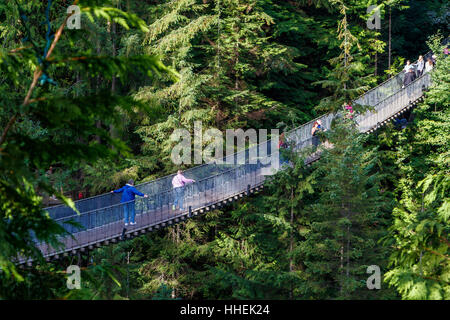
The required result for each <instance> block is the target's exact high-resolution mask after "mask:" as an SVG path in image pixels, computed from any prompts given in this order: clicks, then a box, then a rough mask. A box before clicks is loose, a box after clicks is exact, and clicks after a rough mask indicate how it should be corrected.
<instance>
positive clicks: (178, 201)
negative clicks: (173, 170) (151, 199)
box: [172, 170, 195, 210]
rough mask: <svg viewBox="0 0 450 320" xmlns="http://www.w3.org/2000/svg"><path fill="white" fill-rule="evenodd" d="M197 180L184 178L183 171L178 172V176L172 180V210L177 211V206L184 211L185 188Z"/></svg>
mask: <svg viewBox="0 0 450 320" xmlns="http://www.w3.org/2000/svg"><path fill="white" fill-rule="evenodd" d="M194 182H195V180H193V179H187V178H186V177H185V176H183V171H182V170H178V172H177V174H176V175H175V176H174V177H173V179H172V186H173V192H174V198H175V200H174V202H173V205H172V210H176V208H177V206H178V207H179V209H180V210H183V199H184V187H185V185H186V184H188V183H194Z"/></svg>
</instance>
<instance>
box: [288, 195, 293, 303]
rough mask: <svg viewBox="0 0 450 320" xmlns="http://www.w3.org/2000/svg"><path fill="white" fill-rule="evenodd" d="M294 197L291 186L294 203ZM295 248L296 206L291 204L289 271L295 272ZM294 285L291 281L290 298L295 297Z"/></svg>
mask: <svg viewBox="0 0 450 320" xmlns="http://www.w3.org/2000/svg"><path fill="white" fill-rule="evenodd" d="M293 199H294V189H293V188H291V203H293ZM293 250H294V206H293V205H291V235H290V241H289V272H290V273H292V272H294V261H293V259H292V251H293ZM293 291H294V287H293V284H292V281H291V288H290V290H289V299H290V300H292V299H293V295H294V293H293Z"/></svg>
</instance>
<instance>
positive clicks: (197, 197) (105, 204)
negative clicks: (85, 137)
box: [17, 52, 431, 265]
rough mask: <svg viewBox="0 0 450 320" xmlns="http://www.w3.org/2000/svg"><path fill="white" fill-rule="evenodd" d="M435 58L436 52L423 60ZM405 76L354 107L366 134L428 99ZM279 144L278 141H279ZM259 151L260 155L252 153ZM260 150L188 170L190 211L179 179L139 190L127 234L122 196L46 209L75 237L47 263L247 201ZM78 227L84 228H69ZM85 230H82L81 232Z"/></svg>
mask: <svg viewBox="0 0 450 320" xmlns="http://www.w3.org/2000/svg"><path fill="white" fill-rule="evenodd" d="M429 56H431V52H430V53H428V54H427V55H425V56H424V58H425V59H426V58H427V57H429ZM403 77H404V72H403V71H402V72H400V73H399V74H397V75H396V76H394V77H392V78H390V79H389V80H387V81H386V82H384V83H382V84H380V85H378V86H377V87H375V88H373V89H371V90H369V91H368V92H366V93H364V94H363V95H361V96H360V97H359V98H358V99H356V100H355V101H353V103H352V104H353V105H355V104H360V105H368V106H371V107H373V108H372V110H371V111H368V112H366V113H364V114H361V115H358V116H356V117H355V121H356V123H357V127H358V129H359V131H360V132H361V133H371V132H373V131H375V130H376V129H378V128H380V127H382V126H383V125H384V124H386V123H387V122H389V121H391V120H393V119H395V118H398V117H400V116H401V115H402V114H403V113H404V112H406V111H408V110H409V109H411V108H413V107H414V106H415V105H416V104H417V103H418V102H420V101H421V100H422V99H423V93H424V91H426V90H427V88H428V87H429V86H430V84H431V76H430V73H425V74H424V75H422V76H421V77H418V78H417V79H415V81H414V82H412V83H411V84H409V85H408V86H407V87H405V88H402V85H403ZM335 116H336V115H333V114H326V115H323V116H321V117H319V118H317V119H314V120H311V121H310V122H308V123H306V124H303V125H301V126H299V127H298V128H295V129H293V130H291V131H289V132H288V133H287V134H286V138H287V140H288V141H289V142H290V143H292V144H293V145H294V149H295V150H299V151H300V150H302V149H304V148H308V147H310V146H312V144H313V143H312V142H313V141H312V140H313V137H312V136H311V128H312V126H313V123H314V122H315V121H317V120H318V119H321V120H322V125H323V126H324V127H325V128H330V125H331V122H332V120H333V118H334V117H335ZM263 143H267V149H268V151H267V154H265V157H270V156H271V148H270V145H271V144H270V140H268V141H266V142H263ZM277 143H278V141H277ZM252 148H256V150H251V149H252ZM259 150H260V149H259V148H258V146H253V147H251V148H250V149H247V150H245V151H243V152H244V153H245V156H246V161H245V163H244V164H240V162H239V163H238V162H237V161H236V160H237V159H238V156H239V154H238V153H236V154H234V155H232V156H231V157H233V158H232V159H231V160H233V161H231V163H235V164H215V163H207V164H203V165H199V166H196V167H193V168H191V169H188V170H186V171H185V172H184V175H185V176H186V177H188V178H192V179H195V180H196V182H195V183H193V184H189V185H187V186H186V187H185V189H186V190H185V197H184V204H185V205H184V206H185V208H186V209H185V210H183V211H180V210H177V211H174V210H172V204H173V201H174V194H173V191H172V185H171V181H172V178H173V176H174V175H169V176H165V177H162V178H160V179H157V180H153V181H150V182H147V183H143V184H140V185H137V186H136V187H137V189H138V190H139V191H141V192H143V193H146V194H148V198H136V200H135V208H136V225H132V226H127V229H124V223H123V204H121V203H120V195H119V194H113V193H108V194H102V195H99V196H95V197H91V198H86V199H83V200H79V201H76V202H75V206H76V208H77V209H78V211H79V212H80V214H77V213H76V212H75V211H74V210H72V209H71V208H69V207H67V206H64V205H59V206H54V207H50V208H46V209H45V210H47V211H48V213H49V214H50V217H51V218H53V219H54V220H55V221H56V222H57V223H59V224H60V225H62V226H63V227H64V228H65V229H66V230H67V231H68V232H69V233H70V235H68V236H64V237H61V238H60V242H61V243H62V244H63V246H60V247H52V246H51V245H49V244H46V243H40V242H37V243H36V246H37V247H38V248H39V249H40V250H41V252H42V254H43V256H44V257H45V259H46V260H47V261H49V260H53V259H59V258H61V257H64V256H68V255H76V254H78V253H80V252H87V251H90V250H93V249H95V248H97V247H100V246H104V245H109V244H111V243H117V242H119V241H122V240H126V239H130V238H133V237H136V236H139V235H142V234H145V233H147V232H152V231H155V230H158V229H161V228H165V227H167V226H170V225H174V224H176V223H179V222H182V221H185V220H186V219H189V218H191V217H194V216H196V215H198V214H202V213H205V212H207V211H210V210H214V209H216V208H219V207H221V206H224V205H226V204H228V203H231V202H233V201H235V200H238V199H240V198H242V197H244V196H248V195H250V194H252V193H258V192H259V191H260V190H262V188H263V185H264V181H265V179H266V176H265V173H264V170H266V171H267V169H268V167H270V161H264V160H268V159H264V156H263V157H262V158H261V157H259V158H258V160H257V161H249V155H250V154H251V152H252V151H255V152H256V154H258V152H259ZM317 158H318V156H311V157H309V158H307V161H306V164H308V163H310V162H312V161H315V160H317ZM69 221H74V222H76V223H77V224H78V225H79V226H77V227H76V226H74V225H71V224H67V223H68V222H69ZM80 226H81V227H80ZM17 262H18V264H28V265H31V264H32V259H29V258H27V259H26V258H23V257H22V258H18V259H17Z"/></svg>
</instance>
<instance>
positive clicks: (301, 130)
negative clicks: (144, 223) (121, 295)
mask: <svg viewBox="0 0 450 320" xmlns="http://www.w3.org/2000/svg"><path fill="white" fill-rule="evenodd" d="M446 41H447V42H448V39H446ZM431 55H432V52H429V53H427V54H426V55H425V56H424V59H426V58H427V57H429V56H431ZM403 77H404V72H403V71H402V72H400V73H398V74H397V75H395V76H394V77H392V78H390V79H388V80H387V81H385V82H384V83H382V84H380V85H378V86H377V87H375V88H373V89H371V90H369V91H368V92H366V93H364V94H363V95H361V96H360V97H359V98H357V99H356V100H355V101H354V102H353V103H354V104H362V105H370V106H377V113H376V114H370V113H368V114H366V115H364V116H359V117H358V118H357V121H358V123H359V124H360V125H361V131H366V130H367V129H368V128H369V127H371V126H373V125H376V123H377V122H381V121H382V120H384V119H386V118H387V117H388V114H389V113H390V112H391V111H389V109H387V107H388V106H389V104H390V103H392V102H393V101H394V100H395V99H399V101H400V100H401V102H398V105H401V104H402V103H403V102H404V100H405V99H407V98H408V97H413V96H414V92H416V91H415V90H416V89H417V88H416V87H417V86H420V85H425V86H428V85H429V81H430V78H429V75H428V76H426V77H422V78H419V79H421V80H419V79H416V81H415V82H414V83H413V84H411V85H410V86H408V87H407V88H406V89H405V90H402V83H403ZM398 92H403V93H402V96H401V99H400V98H399V96H396V97H395V98H394V96H395V94H396V93H398ZM417 92H419V91H417ZM420 93H421V91H420ZM388 98H390V99H388ZM392 110H396V108H392ZM317 119H321V120H322V124H323V126H324V127H325V128H330V125H331V121H332V119H333V115H332V114H326V115H323V116H321V117H319V118H317ZM317 119H314V120H312V121H310V122H308V123H306V124H304V125H302V126H300V127H298V128H295V129H293V130H291V131H290V132H289V133H287V134H286V137H287V138H288V139H289V140H291V141H295V145H297V146H299V147H300V146H302V145H305V146H307V145H310V144H308V141H309V142H311V128H312V126H313V123H314V121H315V120H317ZM233 157H236V155H234V156H233ZM229 168H230V166H228V165H218V164H215V163H206V164H202V165H199V166H196V167H193V168H190V169H187V170H185V175H186V176H187V177H189V178H193V179H195V180H202V179H205V178H206V177H209V176H214V175H217V174H220V173H223V172H226V171H227V170H229ZM173 176H174V174H172V175H169V176H165V177H161V178H159V179H155V180H153V181H150V182H146V183H143V184H140V185H137V188H138V189H139V190H140V191H141V192H144V193H146V194H149V195H150V196H152V195H158V194H161V193H164V192H170V190H171V187H172V186H171V181H172V178H173ZM120 197H121V195H120V194H111V193H106V194H102V195H98V196H94V197H91V198H86V199H82V200H78V201H75V206H76V207H77V209H78V210H79V211H80V212H81V213H84V212H92V211H95V210H99V209H102V208H108V207H112V206H114V205H119V206H120ZM138 203H139V201H138ZM46 210H47V211H48V212H49V214H50V216H51V217H52V218H54V219H61V218H67V217H74V215H75V214H76V213H75V212H74V211H73V210H72V209H70V208H69V207H67V206H64V205H59V206H54V207H50V208H46Z"/></svg>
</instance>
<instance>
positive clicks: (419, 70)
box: [415, 56, 425, 77]
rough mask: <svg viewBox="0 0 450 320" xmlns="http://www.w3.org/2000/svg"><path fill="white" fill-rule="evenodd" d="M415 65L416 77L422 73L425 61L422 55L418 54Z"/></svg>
mask: <svg viewBox="0 0 450 320" xmlns="http://www.w3.org/2000/svg"><path fill="white" fill-rule="evenodd" d="M415 66H416V67H417V77H420V76H421V75H422V74H423V69H424V68H425V61H424V60H423V57H422V56H419V60H417V63H416V64H415Z"/></svg>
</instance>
